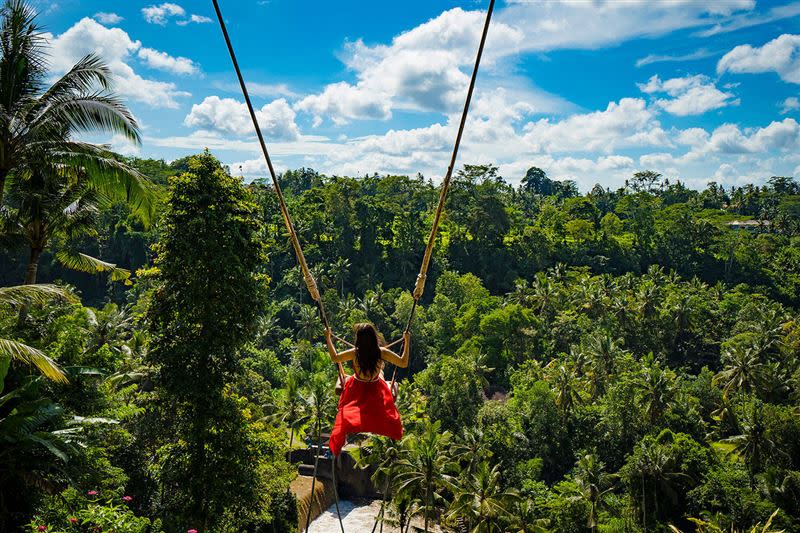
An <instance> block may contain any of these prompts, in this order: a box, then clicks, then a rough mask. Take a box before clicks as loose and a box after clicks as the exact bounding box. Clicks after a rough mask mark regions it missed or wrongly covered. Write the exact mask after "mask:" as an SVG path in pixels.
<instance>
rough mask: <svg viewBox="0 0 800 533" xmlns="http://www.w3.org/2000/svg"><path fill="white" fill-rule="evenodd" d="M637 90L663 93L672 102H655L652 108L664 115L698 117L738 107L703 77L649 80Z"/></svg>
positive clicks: (659, 100) (732, 98) (735, 101)
mask: <svg viewBox="0 0 800 533" xmlns="http://www.w3.org/2000/svg"><path fill="white" fill-rule="evenodd" d="M638 86H639V89H640V90H641V91H642V92H644V93H647V94H656V93H666V94H668V95H669V96H671V97H672V98H670V99H666V98H659V99H657V100H656V101H655V104H656V105H657V106H658V107H660V108H662V109H664V110H665V111H666V112H667V113H671V114H673V115H678V116H681V117H685V116H688V115H702V114H703V113H705V112H707V111H711V110H713V109H719V108H721V107H727V106H730V105H739V99H738V98H736V97H735V95H734V94H733V93H730V92H723V91H720V90H719V89H717V87H716V85H714V83H713V82H711V80H709V78H708V77H707V76H703V75H697V76H687V77H684V78H672V79H669V80H666V81H661V79H660V78H659V77H658V76H652V77H651V78H650V79H649V80H648V81H647V83H645V84H638Z"/></svg>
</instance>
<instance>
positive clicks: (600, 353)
mask: <svg viewBox="0 0 800 533" xmlns="http://www.w3.org/2000/svg"><path fill="white" fill-rule="evenodd" d="M585 351H586V353H587V355H588V356H589V357H590V358H591V359H592V360H593V361H594V365H593V366H594V369H595V370H593V372H592V374H593V376H594V381H595V383H594V389H595V390H594V391H593V392H594V394H595V395H599V394H602V393H603V391H604V390H605V384H606V383H607V382H608V380H609V379H610V378H611V377H612V376H613V375H614V374H615V373H616V369H617V359H618V358H619V357H620V356H621V355H622V354H624V353H625V351H624V350H623V349H622V339H617V340H614V339H613V338H612V337H611V336H610V335H609V334H608V333H603V332H598V333H596V334H594V335H592V336H590V337H589V339H588V341H587V342H586V349H585Z"/></svg>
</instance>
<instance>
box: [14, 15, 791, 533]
mask: <svg viewBox="0 0 800 533" xmlns="http://www.w3.org/2000/svg"><path fill="white" fill-rule="evenodd" d="M2 15H3V26H2V28H0V42H7V43H13V42H17V41H14V40H4V39H2V37H3V36H8V35H12V34H13V35H17V36H20V35H23V36H26V37H24V38H21V39H22V40H21V41H20V42H22V43H23V44H24V45H25V46H21V47H20V48H19V49H13V47H11V48H8V49H3V57H2V58H0V79H1V80H7V79H8V78H7V77H6V78H2V76H4V75H5V74H4V73H5V72H8V69H11V68H16V69H21V70H18V71H19V72H24V73H25V76H22V77H21V78H19V79H17V81H16V82H15V83H16V84H17V85H15V84H14V83H0V103H2V104H3V106H4V107H3V109H4V111H3V112H4V113H5V115H3V117H4V120H0V144H2V143H5V144H3V146H2V148H3V149H2V150H0V178H1V179H0V192H2V194H0V213H1V214H2V217H0V230H1V231H2V240H1V241H0V531H50V532H72V531H87V532H89V531H91V532H97V531H102V532H109V533H110V532H112V531H113V532H115V533H125V532H141V533H144V532H158V531H167V532H183V531H187V530H188V531H191V530H196V531H201V532H206V531H208V532H238V531H295V530H296V527H297V516H296V506H295V501H294V498H293V496H292V495H291V493H290V492H289V489H288V487H289V483H290V482H291V481H292V479H293V478H294V477H295V476H296V475H297V472H296V467H295V465H294V464H293V463H292V461H291V458H292V456H291V454H290V453H289V451H290V450H291V449H293V448H294V449H297V448H305V447H306V441H307V439H308V438H311V437H313V432H314V430H315V427H314V426H315V422H317V421H320V422H321V425H322V428H321V429H322V430H325V429H327V428H329V427H330V424H331V423H332V421H333V417H334V414H335V411H336V396H335V392H334V381H335V379H336V370H335V367H334V366H333V365H332V364H331V363H330V359H329V357H328V354H327V351H326V350H325V347H324V343H323V330H322V324H321V322H320V320H319V316H318V313H317V310H316V308H315V306H313V305H312V304H313V302H312V301H311V300H310V298H309V296H308V294H307V292H306V288H305V285H304V282H303V279H302V276H301V274H300V272H299V270H298V268H297V266H296V264H295V259H294V256H293V252H292V249H291V246H290V244H289V241H288V238H287V235H286V231H285V228H284V226H283V222H282V221H281V219H280V215H279V210H278V207H277V200H276V198H275V195H274V191H273V190H272V188H271V186H270V185H269V184H268V182H267V181H261V180H257V181H255V182H253V183H244V181H243V180H242V179H241V178H239V177H236V176H233V175H231V173H230V171H229V170H228V169H227V168H225V167H224V166H222V165H221V164H220V163H219V162H218V161H217V160H216V159H215V158H214V157H213V156H212V155H211V154H210V153H209V152H208V151H205V152H202V153H200V154H198V155H196V156H192V157H187V158H184V159H180V160H177V161H173V162H171V163H166V162H164V161H159V160H142V159H135V158H133V159H131V158H123V157H121V156H117V155H115V154H112V153H109V152H107V151H106V150H105V149H103V148H102V147H97V146H94V145H90V144H85V143H73V142H71V141H70V139H71V138H72V136H73V135H77V134H80V133H82V132H84V131H87V130H91V131H111V132H117V133H122V134H126V135H128V136H129V137H131V138H134V139H136V138H138V126H137V125H136V123H135V121H134V119H133V117H132V116H131V115H130V114H129V113H128V111H127V110H126V109H125V107H124V105H123V104H122V103H121V102H120V101H118V100H117V99H116V97H115V96H114V95H113V93H107V94H106V93H96V92H94V91H93V90H91V87H93V86H94V85H93V84H96V83H97V84H100V85H101V86H102V85H103V84H104V83H105V82H106V81H107V80H106V76H107V74H108V71H107V68H106V67H105V66H104V65H103V63H102V60H101V59H100V58H97V57H94V56H90V57H88V58H85V59H84V60H82V62H81V63H80V64H79V65H76V67H75V69H73V70H72V71H70V73H68V74H67V75H65V79H62V80H57V81H56V82H55V84H54V85H53V86H52V88H51V89H50V90H43V89H42V87H43V85H44V84H45V82H46V81H48V78H46V76H45V70H43V69H41V68H39V67H37V63H35V62H30V61H27V62H26V61H22V60H20V59H19V58H20V57H26V56H25V54H32V53H35V52H36V53H39V52H42V46H43V45H42V43H40V42H37V41H36V40H35V38H36V34H30V33H26V28H30V27H31V25H32V24H34V22H33V18H32V17H33V15H34V13H33V12H32V11H31V10H30V9H29V8H27V7H26V6H25V4H24V3H22V2H18V1H9V2H7V3H6V5H5V7H4V8H3V12H2ZM25 39H28V41H25ZM15 54H16V55H15ZM15 61H16V62H15ZM37 68H39V70H37ZM26 69H28V70H26ZM26 76H27V77H26ZM26 79H27V80H28V85H25V84H24V82H25V80H26ZM20 80H21V81H20ZM50 81H52V80H50ZM92 99H94V100H93V101H92ZM64 101H67V102H72V104H71V105H69V106H66V108H67V109H68V110H69V112H65V111H63V109H64V106H63V105H62V104H63V102H64ZM87 101H91V102H90V103H86V102H87ZM84 104H85V106H84V107H83V108H82V107H81V106H82V105H84ZM70 113H71V114H70ZM37 121H38V122H37ZM48 121H49V122H48ZM19 124H27V125H28V129H27V130H26V131H28V132H33V133H30V134H26V135H25V136H21V137H19V138H14V139H13V140H14V142H13V143H12V142H9V141H8V139H10V138H12V137H13V135H15V132H18V131H21V130H20V128H18V127H17V125H19ZM53 124H62V125H64V126H63V127H52V126H53ZM3 128H4V129H3ZM37 128H39V129H37ZM26 143H27V144H26ZM198 151H199V150H198ZM281 183H282V187H283V189H284V192H285V193H286V195H287V199H288V205H289V210H290V212H291V213H292V215H293V217H294V218H295V225H296V227H297V229H298V231H299V234H300V238H301V240H302V242H303V245H304V248H305V252H306V256H307V259H308V262H309V264H310V265H311V266H312V270H313V273H314V275H315V277H316V278H317V280H318V281H319V283H320V285H321V287H322V289H323V297H324V301H325V304H326V307H327V309H328V311H329V314H330V319H331V321H332V323H333V325H334V327H335V330H336V331H337V332H338V333H339V334H340V335H343V336H348V334H349V332H350V330H351V328H352V326H353V325H354V324H355V323H358V322H364V321H370V322H372V323H374V324H375V325H376V327H377V328H378V329H379V330H380V331H381V332H382V333H383V335H384V336H385V337H386V338H387V339H394V338H396V337H397V336H399V335H400V333H401V331H402V329H403V327H404V326H405V320H406V318H407V316H408V312H409V310H410V308H411V306H412V301H413V299H412V296H411V294H410V290H411V288H412V287H413V284H414V281H415V279H416V276H417V272H418V268H419V263H420V260H421V255H422V252H423V249H424V246H425V240H426V237H427V233H428V231H429V228H430V224H431V217H432V214H433V210H434V208H435V203H436V200H437V196H438V189H437V185H436V184H435V183H433V182H432V181H431V180H429V179H426V178H425V177H423V176H416V177H406V176H379V175H374V176H371V177H365V178H359V179H355V178H349V177H342V176H325V175H321V174H318V173H316V172H314V171H313V170H310V169H299V170H291V171H287V172H284V173H283V174H282V176H281ZM511 183H519V185H517V186H514V185H511ZM733 221H739V223H738V224H731V223H732V222H733ZM799 305H800V186H798V183H797V182H796V181H795V180H794V179H792V178H789V177H771V178H770V177H765V185H763V186H756V185H752V186H745V187H736V188H732V189H731V188H724V187H721V186H719V185H717V184H714V183H711V184H709V185H708V187H707V188H706V189H705V190H703V191H695V190H691V189H688V188H687V187H685V186H684V185H683V184H682V183H680V182H669V181H667V180H665V179H662V177H661V176H660V175H659V174H658V173H656V172H652V171H642V172H638V173H636V174H634V175H633V176H631V178H630V180H629V181H628V182H627V184H626V185H625V186H624V187H622V188H619V189H615V190H612V189H606V188H604V187H603V186H601V185H597V186H595V187H594V188H593V189H592V190H591V191H590V192H588V193H587V194H581V193H580V191H579V190H578V189H577V187H576V185H575V184H574V183H572V182H570V181H559V180H555V179H551V178H550V177H548V176H547V175H546V173H545V172H544V171H543V170H541V169H538V168H535V167H533V168H531V169H530V170H528V172H527V173H526V175H525V176H505V177H503V176H500V175H499V173H498V169H497V168H496V167H494V166H492V165H465V166H464V167H463V168H462V169H461V170H460V171H459V172H458V174H457V176H456V177H455V180H454V183H453V185H452V189H451V191H450V195H449V198H448V202H447V206H446V214H445V219H444V222H443V225H442V228H441V232H440V234H439V238H438V241H437V246H436V249H435V253H434V259H433V263H432V268H431V271H430V273H429V278H428V290H427V292H426V294H425V297H424V299H423V301H422V302H421V305H420V307H419V309H418V311H417V316H416V319H415V321H414V322H413V345H412V352H411V354H412V355H411V357H412V359H411V365H410V368H409V370H407V371H401V372H400V388H399V395H398V399H397V403H398V407H399V408H400V411H401V414H402V415H403V422H404V426H405V430H406V435H405V437H404V438H403V439H402V440H401V441H398V442H393V441H389V440H387V439H384V438H378V437H369V436H362V438H360V439H353V440H354V441H357V442H359V443H360V444H361V446H360V449H359V450H358V451H357V452H355V453H356V455H357V456H358V460H359V461H360V462H361V463H362V464H364V465H365V466H372V467H373V469H374V472H375V473H374V480H375V482H376V485H377V486H388V487H390V494H391V498H390V501H389V511H388V513H387V515H386V517H385V518H386V520H387V522H391V523H394V524H395V525H396V526H399V527H400V528H401V530H403V531H410V530H411V529H410V528H411V525H410V523H409V521H410V519H411V518H412V517H418V518H419V521H420V523H422V524H424V527H425V528H426V529H427V528H428V527H433V524H438V525H439V526H441V527H442V528H443V529H444V530H447V531H450V530H453V531H456V530H465V528H466V530H469V531H476V532H500V531H513V532H533V531H536V532H543V531H553V532H581V531H606V532H612V531H619V532H623V531H624V532H639V531H668V530H669V529H668V528H670V527H672V528H674V529H673V530H680V531H695V530H696V531H751V528H754V527H756V525H757V524H760V525H759V526H758V529H757V531H779V530H785V531H800V358H798V355H799V354H800V314H798V306H799ZM415 523H417V522H415ZM755 530H756V529H753V531H755Z"/></svg>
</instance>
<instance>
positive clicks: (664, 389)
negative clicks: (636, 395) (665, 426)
mask: <svg viewBox="0 0 800 533" xmlns="http://www.w3.org/2000/svg"><path fill="white" fill-rule="evenodd" d="M651 357H652V354H651ZM634 387H635V388H636V389H637V390H638V391H639V392H640V394H641V395H642V399H643V400H644V406H645V412H646V413H647V416H648V418H649V419H650V423H651V424H652V425H655V424H656V422H657V421H658V419H659V418H660V417H661V415H663V414H664V413H665V412H666V411H667V409H669V407H670V405H672V403H674V401H675V374H674V372H672V371H671V370H670V369H668V368H663V367H662V366H661V365H659V364H658V363H657V362H655V361H653V360H652V359H651V360H650V361H648V362H646V363H645V364H644V365H643V368H642V371H641V372H640V373H639V375H638V376H637V377H636V379H635V381H634Z"/></svg>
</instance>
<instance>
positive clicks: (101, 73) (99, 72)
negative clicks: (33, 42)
mask: <svg viewBox="0 0 800 533" xmlns="http://www.w3.org/2000/svg"><path fill="white" fill-rule="evenodd" d="M110 78H111V69H110V68H109V67H108V65H107V64H106V63H105V61H103V59H102V58H101V57H100V56H99V55H97V54H88V55H86V56H84V57H83V58H81V59H80V60H79V61H78V62H77V63H75V65H73V67H72V68H71V69H70V70H69V71H68V72H67V73H66V74H64V75H63V76H61V78H59V79H58V80H57V81H56V82H55V83H54V84H53V85H51V86H50V88H49V89H48V90H47V92H45V93H44V94H43V95H42V98H41V102H42V103H43V104H47V103H49V102H51V101H53V100H54V99H57V98H59V97H61V96H63V95H65V94H74V93H89V92H91V91H92V90H93V89H96V88H97V87H98V86H99V87H100V88H102V89H103V90H108V89H109V88H110V87H111V82H110Z"/></svg>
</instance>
